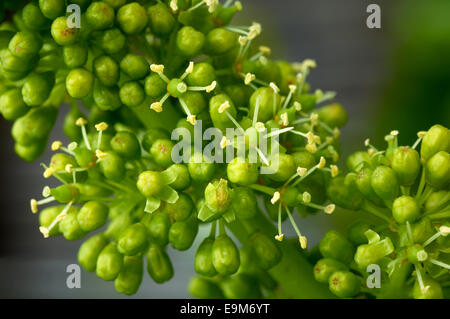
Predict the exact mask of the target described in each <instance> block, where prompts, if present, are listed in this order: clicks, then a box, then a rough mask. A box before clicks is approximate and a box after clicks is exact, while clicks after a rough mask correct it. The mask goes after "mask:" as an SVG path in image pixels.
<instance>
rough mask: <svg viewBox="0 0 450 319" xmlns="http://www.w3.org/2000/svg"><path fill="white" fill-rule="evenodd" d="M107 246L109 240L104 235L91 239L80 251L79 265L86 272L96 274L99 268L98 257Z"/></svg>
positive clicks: (100, 234) (97, 235) (82, 245)
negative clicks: (96, 269)
mask: <svg viewBox="0 0 450 319" xmlns="http://www.w3.org/2000/svg"><path fill="white" fill-rule="evenodd" d="M106 245H108V239H107V238H106V236H105V235H104V234H103V233H99V234H96V235H94V236H92V237H90V238H89V239H87V240H86V241H85V242H84V243H83V244H81V246H80V249H79V250H78V263H79V264H80V265H81V266H82V267H83V268H84V269H86V271H89V272H94V271H95V268H97V259H98V256H99V255H100V253H101V251H102V250H103V248H105V246H106Z"/></svg>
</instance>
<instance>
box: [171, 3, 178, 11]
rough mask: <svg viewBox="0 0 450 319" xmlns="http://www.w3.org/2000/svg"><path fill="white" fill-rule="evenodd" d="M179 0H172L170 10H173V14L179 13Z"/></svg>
mask: <svg viewBox="0 0 450 319" xmlns="http://www.w3.org/2000/svg"><path fill="white" fill-rule="evenodd" d="M177 2H178V0H171V1H170V9H172V11H173V12H177V11H178V3H177Z"/></svg>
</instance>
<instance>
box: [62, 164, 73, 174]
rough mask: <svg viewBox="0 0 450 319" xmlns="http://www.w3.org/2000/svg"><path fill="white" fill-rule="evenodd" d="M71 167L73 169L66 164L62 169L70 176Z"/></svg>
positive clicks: (70, 165)
mask: <svg viewBox="0 0 450 319" xmlns="http://www.w3.org/2000/svg"><path fill="white" fill-rule="evenodd" d="M72 167H73V165H72V164H66V166H65V167H64V170H65V171H66V172H67V173H69V174H70V173H72Z"/></svg>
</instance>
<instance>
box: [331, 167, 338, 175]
mask: <svg viewBox="0 0 450 319" xmlns="http://www.w3.org/2000/svg"><path fill="white" fill-rule="evenodd" d="M330 169H331V177H336V176H338V175H339V168H338V167H337V166H336V165H330Z"/></svg>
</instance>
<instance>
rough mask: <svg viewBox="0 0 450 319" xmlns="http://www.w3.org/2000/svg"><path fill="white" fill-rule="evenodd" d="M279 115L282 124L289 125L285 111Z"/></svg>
mask: <svg viewBox="0 0 450 319" xmlns="http://www.w3.org/2000/svg"><path fill="white" fill-rule="evenodd" d="M280 117H281V122H282V125H283V126H288V125H289V119H288V115H287V113H286V112H285V113H283V114H281V115H280Z"/></svg>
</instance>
